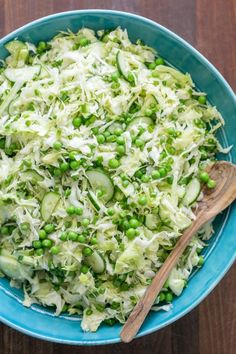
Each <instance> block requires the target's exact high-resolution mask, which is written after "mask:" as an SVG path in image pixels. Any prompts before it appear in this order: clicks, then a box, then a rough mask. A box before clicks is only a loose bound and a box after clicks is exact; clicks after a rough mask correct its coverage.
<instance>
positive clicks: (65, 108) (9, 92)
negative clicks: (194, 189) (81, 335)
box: [0, 28, 229, 331]
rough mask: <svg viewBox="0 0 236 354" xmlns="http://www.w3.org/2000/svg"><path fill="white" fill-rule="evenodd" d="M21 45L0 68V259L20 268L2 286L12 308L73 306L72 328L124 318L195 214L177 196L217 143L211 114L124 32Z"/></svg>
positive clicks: (197, 260) (178, 285) (171, 282)
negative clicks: (18, 293) (14, 303)
mask: <svg viewBox="0 0 236 354" xmlns="http://www.w3.org/2000/svg"><path fill="white" fill-rule="evenodd" d="M13 45H14V43H13ZM18 45H19V42H18ZM26 45H27V48H28V50H29V53H28V57H26V56H25V52H24V57H23V58H21V61H20V63H19V65H18V64H17V62H16V55H15V56H14V60H13V58H12V57H11V55H10V56H9V57H8V59H7V62H5V63H4V65H3V67H2V68H0V171H1V175H0V210H1V213H0V214H1V215H0V224H1V228H0V249H1V253H0V255H1V256H0V257H3V258H2V260H3V261H4V262H5V263H7V261H8V260H9V258H8V257H14V262H15V261H17V262H18V266H19V267H24V269H25V268H28V269H30V272H25V273H27V274H28V275H27V277H25V278H23V280H22V279H17V277H15V278H16V279H14V281H13V282H12V284H14V285H15V286H17V285H20V286H22V287H23V288H24V292H25V302H24V304H25V305H26V306H30V305H31V304H32V303H34V302H36V303H39V304H41V305H43V306H53V307H55V311H56V314H57V315H59V314H60V313H61V312H64V311H67V312H68V313H69V314H71V315H73V314H79V315H82V316H83V320H82V324H81V325H82V328H83V329H84V330H85V331H96V330H97V328H98V327H99V325H100V324H101V323H102V322H104V321H105V322H106V323H107V324H110V325H111V324H113V323H114V322H115V321H119V322H121V323H124V322H125V320H126V319H127V317H128V315H129V314H130V312H131V311H132V309H133V307H134V306H135V304H136V303H137V301H138V300H139V299H140V297H141V296H142V295H143V294H144V292H145V290H146V288H147V287H148V285H149V284H150V282H151V281H152V278H153V277H154V275H155V274H156V272H157V271H158V269H159V268H160V267H161V266H162V264H163V262H164V261H165V259H166V257H167V256H168V254H169V253H170V252H171V250H172V249H173V248H174V246H175V244H176V242H177V240H178V238H179V237H180V236H181V234H182V232H183V229H185V228H186V227H188V226H189V225H190V224H191V222H192V220H193V219H194V217H195V216H194V214H193V212H192V207H193V206H196V203H197V200H198V199H199V198H201V194H200V195H197V196H196V198H195V199H194V198H193V199H194V200H193V201H192V203H191V205H187V204H186V203H185V204H184V196H185V194H186V193H187V192H186V191H187V186H188V184H189V183H190V181H192V180H193V178H197V179H198V178H199V174H200V173H201V171H203V170H204V169H205V167H206V166H207V165H209V164H211V163H212V162H213V161H214V159H215V154H216V152H217V150H219V151H221V152H225V153H227V152H228V151H229V150H228V149H225V148H223V147H222V146H221V145H220V143H219V142H218V141H217V139H216V137H215V135H214V134H215V131H216V129H218V128H219V127H220V126H222V125H223V124H224V121H223V118H222V117H221V116H220V114H219V113H218V111H217V110H216V108H215V107H212V106H211V105H209V104H208V103H207V102H206V96H205V94H204V93H199V92H198V91H197V90H196V89H195V87H194V83H193V82H192V80H191V77H190V75H189V74H184V73H180V72H179V71H178V70H176V69H175V68H173V67H170V66H168V65H167V64H166V63H165V62H164V60H163V59H162V58H160V57H159V56H158V54H157V53H156V52H155V51H154V50H153V49H152V48H149V47H147V46H145V45H143V44H142V43H140V42H137V43H136V44H133V43H131V42H130V40H129V38H128V34H127V31H126V30H122V29H120V28H117V29H116V30H114V31H110V32H106V31H98V33H95V32H94V31H92V30H90V29H87V28H84V29H81V30H79V31H78V33H72V32H70V31H68V32H62V33H60V34H59V35H57V36H56V37H55V38H53V39H52V40H51V41H50V42H48V43H45V42H40V43H39V45H38V46H37V47H35V46H34V45H32V44H30V43H26ZM22 60H23V66H22ZM32 68H33V69H32ZM16 69H17V70H21V73H22V75H20V78H18V77H15V78H14V75H13V74H14V73H15V71H13V70H16ZM6 70H7V71H6ZM12 75H13V79H12ZM11 80H15V82H12V81H11ZM92 169H93V170H94V169H95V170H96V171H100V173H101V181H103V182H104V185H103V182H101V181H100V180H99V181H100V182H99V181H98V180H94V181H91V180H89V178H88V176H87V174H86V172H87V171H88V170H92ZM99 183H100V187H99V188H97V189H95V188H94V185H98V184H99ZM105 192H106V193H105ZM199 192H200V191H199ZM47 193H51V194H50V195H48V198H49V199H48V200H49V202H50V203H49V202H47V203H45V199H44V198H45V195H46V194H47ZM58 195H59V201H58ZM50 198H51V199H50ZM47 214H48V216H47V217H45V216H44V215H47ZM212 232H213V229H212V226H211V224H208V225H206V226H205V227H204V228H203V229H202V230H200V231H199V233H198V234H197V235H195V237H194V239H193V240H192V242H191V243H190V245H189V246H188V247H187V249H186V250H185V252H184V254H183V256H182V257H181V259H180V260H179V263H178V264H177V266H176V268H174V269H173V270H172V272H171V274H170V276H169V279H168V281H167V283H166V284H165V286H164V287H163V290H162V292H161V294H160V295H159V296H158V298H157V300H156V303H155V306H154V310H160V309H164V310H169V309H170V307H171V305H170V304H169V303H170V302H171V301H172V298H173V296H179V295H180V294H181V293H182V291H183V289H184V287H185V285H186V283H187V281H188V278H189V276H190V274H191V271H192V269H193V267H196V266H200V265H202V262H203V256H201V255H200V252H201V250H202V249H203V248H204V246H205V244H204V241H203V240H206V239H209V237H210V236H211V235H212ZM6 252H7V253H6ZM95 252H96V262H98V264H96V262H95V261H94V260H92V258H90V257H93V256H92V255H93V254H94V253H95ZM4 253H5V255H4ZM9 254H10V256H9ZM11 260H12V259H11ZM94 262H95V264H94ZM5 263H4V264H5ZM9 267H10V266H9ZM0 271H1V274H5V275H8V274H9V272H4V269H3V267H2V266H1V261H0ZM22 274H24V273H23V272H21V275H22ZM29 274H32V276H29Z"/></svg>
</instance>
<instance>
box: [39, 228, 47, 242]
mask: <svg viewBox="0 0 236 354" xmlns="http://www.w3.org/2000/svg"><path fill="white" fill-rule="evenodd" d="M46 237H47V234H46V231H45V230H39V238H40V240H44V239H45V238H46Z"/></svg>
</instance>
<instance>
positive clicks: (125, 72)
mask: <svg viewBox="0 0 236 354" xmlns="http://www.w3.org/2000/svg"><path fill="white" fill-rule="evenodd" d="M128 55H129V54H128V53H126V52H124V51H121V50H119V52H118V53H117V55H116V65H117V69H118V70H119V72H120V74H121V75H122V76H123V77H124V79H125V80H127V81H128V82H135V75H134V74H133V73H132V69H131V67H130V64H129V58H128ZM130 76H131V77H130Z"/></svg>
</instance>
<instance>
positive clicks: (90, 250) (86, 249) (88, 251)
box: [82, 247, 93, 257]
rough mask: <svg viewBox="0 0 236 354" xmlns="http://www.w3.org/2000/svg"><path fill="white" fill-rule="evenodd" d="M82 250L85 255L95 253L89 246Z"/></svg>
mask: <svg viewBox="0 0 236 354" xmlns="http://www.w3.org/2000/svg"><path fill="white" fill-rule="evenodd" d="M82 252H83V255H84V256H85V257H89V256H91V255H92V254H93V250H92V249H91V248H89V247H85V248H84V249H83V251H82Z"/></svg>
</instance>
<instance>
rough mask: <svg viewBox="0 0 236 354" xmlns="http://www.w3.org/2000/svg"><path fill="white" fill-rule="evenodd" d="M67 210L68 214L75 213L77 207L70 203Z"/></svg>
mask: <svg viewBox="0 0 236 354" xmlns="http://www.w3.org/2000/svg"><path fill="white" fill-rule="evenodd" d="M66 212H67V214H68V215H73V214H75V207H74V206H73V205H70V206H69V207H68V208H66Z"/></svg>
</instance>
